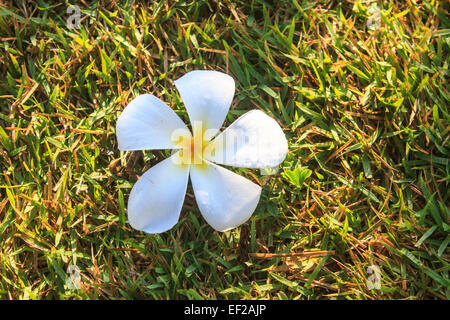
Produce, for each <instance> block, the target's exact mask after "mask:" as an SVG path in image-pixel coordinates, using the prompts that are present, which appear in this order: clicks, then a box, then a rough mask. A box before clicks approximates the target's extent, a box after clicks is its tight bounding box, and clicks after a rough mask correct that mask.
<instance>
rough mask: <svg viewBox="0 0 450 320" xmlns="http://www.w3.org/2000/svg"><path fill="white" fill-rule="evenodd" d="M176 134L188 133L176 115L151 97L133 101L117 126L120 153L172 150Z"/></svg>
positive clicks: (147, 95)
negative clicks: (173, 136)
mask: <svg viewBox="0 0 450 320" xmlns="http://www.w3.org/2000/svg"><path fill="white" fill-rule="evenodd" d="M176 130H189V129H188V128H187V127H186V125H185V124H184V123H183V121H182V120H181V119H180V118H179V117H178V116H177V114H176V113H175V112H174V111H173V110H172V109H171V108H170V107H169V106H168V105H167V104H165V103H164V102H163V101H161V100H160V99H158V98H157V97H155V96H153V95H151V94H143V95H140V96H138V97H136V98H135V99H133V100H132V101H131V102H130V103H129V104H128V105H127V106H126V108H125V109H124V110H123V112H122V114H121V115H120V116H119V119H118V120H117V124H116V135H117V140H118V142H119V149H120V150H149V149H173V148H177V145H176V144H175V142H174V141H172V140H173V139H172V134H173V133H174V132H175V131H176Z"/></svg>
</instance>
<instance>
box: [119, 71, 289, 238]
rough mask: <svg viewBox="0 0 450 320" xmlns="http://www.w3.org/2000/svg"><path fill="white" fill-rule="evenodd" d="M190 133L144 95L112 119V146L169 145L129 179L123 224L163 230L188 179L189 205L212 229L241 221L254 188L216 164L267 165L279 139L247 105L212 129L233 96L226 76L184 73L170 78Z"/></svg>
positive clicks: (279, 147) (173, 219)
mask: <svg viewBox="0 0 450 320" xmlns="http://www.w3.org/2000/svg"><path fill="white" fill-rule="evenodd" d="M175 86H176V88H177V89H178V92H179V93H180V96H181V98H182V100H183V102H184V104H185V106H186V109H187V112H188V115H189V119H190V122H191V125H192V134H191V131H190V130H189V129H188V128H187V127H186V125H185V124H184V123H183V121H182V120H181V119H180V118H179V117H178V116H177V115H176V113H175V112H174V111H173V110H172V109H171V108H170V107H169V106H168V105H166V104H165V103H164V102H163V101H161V100H160V99H158V98H157V97H155V96H153V95H150V94H143V95H140V96H138V97H136V98H135V99H134V100H132V101H131V102H130V103H129V104H128V105H127V107H126V108H125V109H124V111H123V112H122V114H121V115H120V116H119V119H118V121H117V124H116V135H117V140H118V144H119V149H120V150H126V151H131V150H149V149H172V150H174V152H173V154H172V156H171V157H170V158H168V159H165V160H163V161H161V162H160V163H158V164H156V165H155V166H153V167H152V168H150V169H149V170H148V171H147V172H145V173H144V174H143V175H142V176H141V178H140V179H139V180H138V181H137V182H136V184H135V185H134V187H133V188H132V190H131V193H130V197H129V199H128V220H129V223H130V225H131V226H132V227H133V228H135V229H137V230H142V231H145V232H147V233H161V232H164V231H167V230H169V229H171V228H172V227H173V226H174V225H175V224H176V223H177V222H178V220H179V216H180V212H181V208H182V206H183V202H184V197H185V194H186V189H187V183H188V177H189V176H190V177H191V181H192V187H193V189H194V194H195V198H196V201H197V205H198V207H199V209H200V212H201V213H202V215H203V217H204V218H205V220H206V221H207V222H208V223H209V224H210V225H211V226H212V227H213V228H214V229H215V230H217V231H227V230H230V229H232V228H235V227H237V226H239V225H241V224H242V223H244V222H246V221H247V220H248V219H249V218H250V216H251V215H252V214H253V212H254V210H255V209H256V206H257V204H258V202H259V198H260V195H261V187H260V186H258V185H256V184H255V183H253V182H251V181H250V180H248V179H246V178H244V177H242V176H240V175H238V174H235V173H233V172H231V171H230V170H227V169H225V168H223V167H221V166H218V165H217V164H222V165H228V166H237V167H243V168H273V167H275V166H278V165H279V164H280V163H281V162H282V161H283V160H284V158H285V157H286V153H287V150H288V145H287V141H286V137H285V135H284V133H283V131H282V129H281V128H280V126H279V125H278V123H277V122H276V121H275V120H274V119H272V118H271V117H269V116H267V115H266V114H264V113H263V112H262V111H259V110H252V111H249V112H247V113H245V114H244V115H242V116H241V117H239V118H238V119H237V120H236V121H235V122H233V123H232V124H231V125H230V126H229V127H228V128H227V129H225V130H224V131H223V132H221V133H219V131H220V128H221V126H222V124H223V122H224V120H225V117H226V115H227V113H228V110H229V108H230V105H231V102H232V100H233V96H234V86H235V85H234V80H233V78H232V77H230V76H228V75H226V74H224V73H221V72H217V71H206V70H197V71H191V72H189V73H187V74H185V75H184V76H182V77H181V78H180V79H178V80H176V81H175Z"/></svg>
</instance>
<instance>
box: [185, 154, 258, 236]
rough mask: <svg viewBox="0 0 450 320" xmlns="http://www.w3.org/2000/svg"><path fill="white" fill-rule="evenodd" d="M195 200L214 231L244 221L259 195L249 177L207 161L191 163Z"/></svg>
mask: <svg viewBox="0 0 450 320" xmlns="http://www.w3.org/2000/svg"><path fill="white" fill-rule="evenodd" d="M190 176H191V181H192V187H193V189H194V194H195V200H196V201H197V205H198V207H199V209H200V212H201V213H202V215H203V217H204V218H205V220H206V221H207V222H208V223H209V224H210V225H211V226H212V227H213V228H214V229H216V230H217V231H227V230H229V229H232V228H235V227H237V226H239V225H241V224H243V223H244V222H246V221H247V220H248V219H249V218H250V216H251V215H252V213H253V211H255V209H256V206H257V204H258V201H259V197H260V195H261V187H260V186H258V185H256V184H254V183H253V182H251V181H250V180H248V179H246V178H244V177H242V176H240V175H238V174H235V173H233V172H231V171H230V170H227V169H225V168H222V167H219V166H218V165H215V164H213V163H208V162H206V163H205V164H203V165H201V166H195V165H194V166H192V167H191V173H190Z"/></svg>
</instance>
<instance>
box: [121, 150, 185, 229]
mask: <svg viewBox="0 0 450 320" xmlns="http://www.w3.org/2000/svg"><path fill="white" fill-rule="evenodd" d="M177 156H178V155H177V154H175V155H173V156H172V157H170V158H168V159H165V160H163V161H161V162H159V163H158V164H157V165H155V166H153V167H152V168H150V169H149V170H148V171H147V172H145V173H144V174H143V175H142V177H141V178H140V179H139V180H138V181H137V182H136V184H135V185H134V186H133V189H132V190H131V193H130V197H129V199H128V221H129V223H130V225H131V226H132V227H133V228H134V229H137V230H141V231H145V232H147V233H161V232H164V231H167V230H169V229H170V228H172V227H173V226H174V225H175V224H176V223H177V222H178V218H179V216H180V211H181V207H182V206H183V202H184V197H185V195H186V187H187V182H188V177H189V166H188V165H176V164H175V162H174V158H175V157H177Z"/></svg>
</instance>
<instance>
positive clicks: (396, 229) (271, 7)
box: [0, 0, 450, 299]
mask: <svg viewBox="0 0 450 320" xmlns="http://www.w3.org/2000/svg"><path fill="white" fill-rule="evenodd" d="M37 2H38V3H39V5H33V4H28V5H25V6H24V5H22V4H21V5H19V6H16V5H14V3H15V2H14V1H7V2H6V3H5V2H4V4H3V5H2V6H0V40H1V41H0V69H1V74H2V75H3V77H2V78H1V80H0V98H1V99H0V298H2V299H67V298H69V299H135V298H140V299H143V298H144V299H169V298H170V299H449V298H450V290H449V288H450V280H449V258H450V255H449V251H448V244H449V242H450V236H449V228H450V227H449V214H450V209H449V203H450V199H449V198H450V193H449V191H448V190H449V183H450V181H449V173H450V163H449V158H450V140H449V137H450V126H449V123H450V122H449V113H448V107H447V106H448V105H449V97H450V95H449V85H448V79H449V70H448V66H449V59H448V53H449V44H450V38H449V36H450V31H449V28H450V20H449V19H448V11H449V10H448V9H449V5H448V3H446V2H445V1H416V0H408V1H389V2H388V1H379V2H378V5H379V6H380V8H381V25H380V27H379V28H376V29H375V30H369V29H368V27H367V25H366V22H367V19H368V7H369V3H368V2H367V1H317V2H315V1H311V0H310V1H301V0H291V1H263V0H253V1H244V0H238V1H218V0H211V1H205V0H203V1H177V2H175V1H166V2H164V1H152V2H151V3H152V4H151V5H149V6H147V5H144V4H142V3H139V2H137V1H136V3H134V4H133V3H132V2H131V1H128V2H127V1H121V2H120V4H117V5H115V4H111V5H106V4H103V3H104V1H93V4H92V5H91V6H89V7H87V6H86V4H80V7H81V17H82V19H81V28H80V29H79V30H77V29H69V28H68V27H67V24H66V19H68V16H69V15H68V14H67V12H66V10H67V7H68V3H61V4H57V5H53V4H51V2H50V1H42V0H40V1H37ZM24 3H26V2H24ZM83 3H84V2H83ZM86 3H88V2H86ZM72 4H75V3H72ZM194 69H213V70H218V71H222V72H226V73H228V74H230V75H231V76H233V77H234V79H235V80H236V96H235V99H234V101H233V104H232V109H231V111H230V113H229V114H228V117H227V120H226V122H225V126H228V125H229V124H230V123H231V122H232V121H233V120H234V119H236V118H237V117H238V116H239V115H241V114H243V113H244V112H246V111H248V110H251V109H261V110H263V111H264V112H265V113H267V114H269V115H270V116H272V117H273V118H275V119H276V120H277V121H278V122H279V124H280V125H281V126H282V128H283V130H284V132H285V134H286V137H287V138H288V141H289V153H288V156H287V158H286V160H285V161H284V162H283V163H282V164H281V166H280V169H279V172H278V174H276V175H274V176H264V175H261V174H260V172H259V171H256V170H242V169H236V171H237V172H239V173H240V174H242V175H244V176H246V177H248V178H249V179H251V180H253V181H255V182H258V183H260V184H261V185H263V192H262V197H261V201H260V203H259V205H258V208H257V210H256V212H255V213H254V215H253V216H252V218H251V219H250V220H249V222H247V223H246V224H245V225H243V226H242V227H239V228H237V229H235V230H233V231H231V232H226V233H218V232H215V231H214V230H213V229H212V228H211V227H210V226H209V225H208V224H206V222H205V221H204V219H203V218H202V217H201V214H200V212H199V210H198V208H197V206H196V203H195V198H194V196H193V192H192V188H191V187H190V186H189V187H188V194H187V197H186V200H185V204H184V207H183V210H182V213H181V218H180V221H179V223H178V224H177V225H176V226H175V227H174V228H173V229H172V230H170V231H168V232H165V233H163V234H160V235H147V234H144V233H142V232H137V231H135V230H133V229H132V228H131V227H130V226H129V224H128V222H127V215H126V204H127V199H128V195H129V193H130V190H131V187H132V186H133V184H134V182H135V181H136V180H137V178H138V177H139V176H140V175H142V173H143V172H145V171H146V170H147V169H148V168H149V167H151V166H152V165H154V164H155V163H157V162H158V161H160V160H162V159H164V158H165V157H167V156H168V154H169V153H168V152H160V151H157V152H151V151H145V152H135V153H130V152H128V153H124V152H119V151H118V149H117V140H116V137H115V131H114V130H115V129H114V128H115V123H116V121H117V117H118V116H119V114H120V113H121V111H122V110H123V108H124V107H125V106H126V105H127V103H128V102H129V101H131V99H132V98H133V97H135V96H137V95H139V94H142V93H152V94H154V95H156V96H158V97H160V98H161V99H162V100H164V101H166V102H167V103H168V104H169V105H170V106H171V107H172V108H173V109H174V110H175V111H176V112H177V114H178V115H179V116H180V117H182V119H183V120H185V121H187V119H188V118H187V114H186V111H185V109H184V106H183V104H182V102H181V100H180V97H179V95H178V93H177V91H176V89H175V87H174V85H173V80H175V79H177V78H179V77H180V76H182V75H183V74H185V73H186V72H188V71H190V70H194ZM315 251H320V252H318V253H315V254H314V253H311V252H315ZM373 264H374V265H377V266H379V267H380V270H381V279H382V287H381V289H380V290H369V289H368V288H367V287H366V280H367V278H368V277H369V275H368V274H367V273H366V269H367V267H368V266H370V265H373ZM70 265H77V266H78V267H79V268H80V271H81V289H79V290H71V289H70V288H68V286H67V285H66V279H67V277H68V276H67V274H66V271H67V268H68V267H69V266H70Z"/></svg>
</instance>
